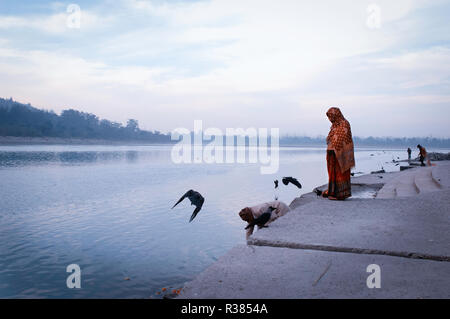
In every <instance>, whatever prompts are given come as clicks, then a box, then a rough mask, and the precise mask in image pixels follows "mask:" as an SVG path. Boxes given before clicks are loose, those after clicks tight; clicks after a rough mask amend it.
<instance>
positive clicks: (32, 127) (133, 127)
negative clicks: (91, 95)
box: [0, 98, 171, 143]
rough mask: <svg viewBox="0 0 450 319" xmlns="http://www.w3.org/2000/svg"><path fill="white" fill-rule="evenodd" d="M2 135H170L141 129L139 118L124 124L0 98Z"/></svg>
mask: <svg viewBox="0 0 450 319" xmlns="http://www.w3.org/2000/svg"><path fill="white" fill-rule="evenodd" d="M0 136H27V137H61V138H80V139H105V140H124V141H125V140H130V141H131V140H133V141H145V142H152V143H170V142H171V140H170V135H166V134H161V133H160V132H158V131H154V132H150V131H144V130H141V129H139V124H138V121H137V120H134V119H129V120H128V122H127V125H126V126H123V125H122V124H121V123H117V122H111V121H109V120H101V119H99V118H98V117H97V116H96V115H94V114H90V113H85V112H80V111H77V110H73V109H68V110H64V111H62V113H61V115H57V114H56V113H55V112H53V111H45V110H39V109H37V108H34V107H32V106H31V105H30V104H22V103H18V102H16V101H13V100H12V99H11V98H10V99H2V98H0Z"/></svg>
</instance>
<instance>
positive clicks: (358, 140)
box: [280, 136, 450, 148]
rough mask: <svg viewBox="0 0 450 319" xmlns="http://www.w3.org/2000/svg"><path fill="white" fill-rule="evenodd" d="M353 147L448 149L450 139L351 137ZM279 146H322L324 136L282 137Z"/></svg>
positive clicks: (324, 142)
mask: <svg viewBox="0 0 450 319" xmlns="http://www.w3.org/2000/svg"><path fill="white" fill-rule="evenodd" d="M353 142H354V143H355V146H360V147H364V146H366V147H411V148H413V147H416V146H417V144H421V145H423V146H425V147H434V148H450V139H448V138H435V137H367V138H363V137H358V136H354V137H353ZM280 145H284V146H287V145H292V146H294V145H299V146H300V145H301V146H324V145H326V138H325V136H319V137H307V136H304V137H300V136H283V137H281V138H280Z"/></svg>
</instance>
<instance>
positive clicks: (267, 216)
mask: <svg viewBox="0 0 450 319" xmlns="http://www.w3.org/2000/svg"><path fill="white" fill-rule="evenodd" d="M275 209H276V208H274V207H272V206H270V207H269V208H267V210H266V211H265V212H264V213H263V214H261V216H259V217H258V218H256V219H255V220H254V221H252V222H251V223H249V224H248V226H247V227H245V229H249V228H250V227H253V226H255V225H257V226H259V227H265V226H264V225H265V224H266V223H267V222H268V221H269V220H270V217H271V216H272V212H273V211H274V210H275Z"/></svg>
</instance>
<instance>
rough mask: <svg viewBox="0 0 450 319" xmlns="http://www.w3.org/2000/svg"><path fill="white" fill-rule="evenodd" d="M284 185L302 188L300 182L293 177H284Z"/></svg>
mask: <svg viewBox="0 0 450 319" xmlns="http://www.w3.org/2000/svg"><path fill="white" fill-rule="evenodd" d="M282 181H283V184H284V185H288V184H289V183H291V184H294V185H295V186H297V187H298V188H302V184H300V182H299V181H298V180H297V179H296V178H293V177H283V179H282Z"/></svg>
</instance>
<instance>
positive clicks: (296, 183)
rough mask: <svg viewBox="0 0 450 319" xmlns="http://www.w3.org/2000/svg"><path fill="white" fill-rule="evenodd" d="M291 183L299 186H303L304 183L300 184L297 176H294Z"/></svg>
mask: <svg viewBox="0 0 450 319" xmlns="http://www.w3.org/2000/svg"><path fill="white" fill-rule="evenodd" d="M291 183H292V184H294V185H295V186H297V187H298V188H302V184H300V182H299V181H298V180H297V179H296V178H292V180H291Z"/></svg>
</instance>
